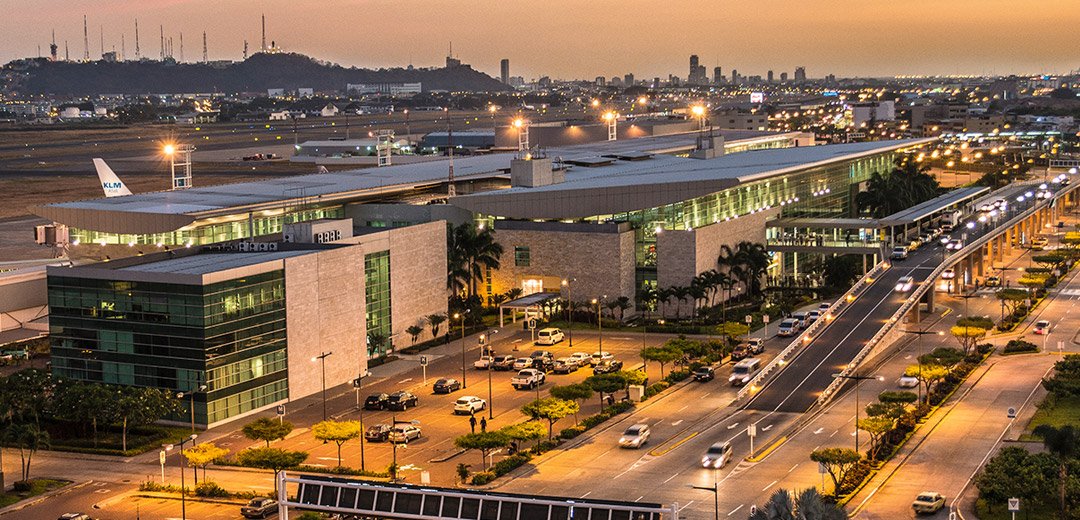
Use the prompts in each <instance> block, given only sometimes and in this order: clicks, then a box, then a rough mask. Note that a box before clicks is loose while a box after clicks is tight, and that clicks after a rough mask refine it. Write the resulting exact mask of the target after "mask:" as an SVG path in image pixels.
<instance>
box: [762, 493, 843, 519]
mask: <svg viewBox="0 0 1080 520" xmlns="http://www.w3.org/2000/svg"><path fill="white" fill-rule="evenodd" d="M847 517H848V516H847V513H846V512H845V511H844V510H843V509H842V508H840V507H839V506H837V505H836V504H830V503H828V502H826V501H825V499H824V497H822V496H821V495H820V494H818V492H817V490H816V489H814V488H808V489H804V490H802V491H800V492H799V494H798V495H797V496H796V497H794V499H793V498H792V496H791V493H790V492H789V491H788V490H786V489H783V488H781V489H777V490H776V491H774V492H773V494H772V496H770V497H769V501H768V502H766V503H765V505H763V506H762V507H761V508H760V509H758V510H757V512H755V513H754V514H753V515H750V520H845V519H846V518H847Z"/></svg>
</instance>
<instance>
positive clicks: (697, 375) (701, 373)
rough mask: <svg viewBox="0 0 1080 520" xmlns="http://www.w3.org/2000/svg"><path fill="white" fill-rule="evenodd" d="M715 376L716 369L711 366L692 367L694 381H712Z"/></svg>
mask: <svg viewBox="0 0 1080 520" xmlns="http://www.w3.org/2000/svg"><path fill="white" fill-rule="evenodd" d="M715 378H716V371H715V370H713V369H712V367H698V368H695V369H694V381H701V382H702V383H705V382H708V381H712V380H713V379H715Z"/></svg>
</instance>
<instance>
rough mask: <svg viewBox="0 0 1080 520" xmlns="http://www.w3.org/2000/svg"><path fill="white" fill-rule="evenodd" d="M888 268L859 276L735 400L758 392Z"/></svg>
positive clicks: (882, 265)
mask: <svg viewBox="0 0 1080 520" xmlns="http://www.w3.org/2000/svg"><path fill="white" fill-rule="evenodd" d="M888 268H889V265H888V263H887V262H884V261H883V262H879V263H878V264H877V265H875V266H874V268H873V269H871V270H870V272H868V273H866V274H865V275H863V277H862V278H859V281H857V282H855V285H852V286H851V288H850V289H848V290H847V292H845V293H844V294H843V295H841V296H840V298H838V299H837V300H836V301H835V302H834V303H833V304H832V305H830V306H829V312H828V313H826V315H825V316H822V317H820V318H818V319H817V320H815V321H814V323H811V324H810V326H809V327H807V328H806V330H804V331H802V333H801V334H799V335H798V337H796V338H795V339H794V340H792V342H791V343H790V344H788V346H787V347H785V348H784V350H782V351H780V353H779V354H777V355H776V357H774V358H773V360H772V361H771V362H769V364H768V365H765V368H762V369H761V371H760V372H758V374H757V375H756V376H754V378H753V379H751V380H750V382H748V383H747V384H745V385H743V387H742V389H741V390H739V394H738V395H737V396H736V397H735V400H736V401H740V400H742V399H743V398H744V397H746V396H747V395H749V394H750V393H753V392H756V391H757V388H758V387H759V386H762V384H761V383H762V381H764V380H765V378H767V377H768V376H769V374H771V373H772V372H773V370H775V369H776V368H778V367H780V366H783V365H784V364H786V363H787V362H788V361H789V360H790V359H791V358H793V357H794V355H793V354H795V353H796V352H797V351H798V349H799V348H801V347H803V346H805V345H806V344H807V343H809V342H810V340H811V339H813V337H814V335H816V334H818V333H819V332H820V331H821V330H822V329H824V328H825V327H828V326H829V323H832V322H833V321H835V320H836V318H838V317H839V316H840V314H841V313H843V312H844V310H846V309H847V308H848V307H849V306H850V305H851V303H852V302H854V301H855V299H856V298H857V296H856V293H859V292H862V291H863V290H864V289H866V288H867V287H868V286H869V285H870V284H871V283H873V280H874V278H876V277H877V276H878V275H879V274H881V272H883V271H885V270H886V269H888ZM830 317H831V318H830Z"/></svg>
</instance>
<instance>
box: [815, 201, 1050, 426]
mask: <svg viewBox="0 0 1080 520" xmlns="http://www.w3.org/2000/svg"><path fill="white" fill-rule="evenodd" d="M1068 191H1069V190H1066V191H1062V192H1058V193H1054V196H1053V197H1052V198H1051V199H1048V200H1043V201H1038V200H1037V201H1036V202H1035V204H1033V205H1032V206H1031V207H1030V208H1028V209H1026V210H1024V211H1022V212H1020V213H1018V214H1016V215H1015V216H1014V217H1012V218H1011V219H1009V220H1007V221H1006V222H1005V223H1004V224H1001V225H998V226H997V227H996V228H994V229H993V230H992V231H989V232H986V233H983V234H982V235H981V236H979V238H976V239H975V240H973V241H971V242H970V243H969V244H967V245H966V246H964V247H963V248H962V249H960V250H959V251H957V252H955V253H953V254H952V255H950V256H948V257H946V258H945V260H944V261H942V262H941V263H940V264H938V266H937V268H936V269H934V271H933V272H932V273H930V276H928V277H927V278H926V280H927V281H930V282H931V283H925V282H924V283H921V284H919V286H918V287H917V288H916V289H915V290H914V291H912V292H911V296H909V297H908V298H907V300H905V301H904V303H903V305H901V306H900V308H899V309H897V311H896V312H895V313H893V315H892V317H890V318H889V319H888V321H886V322H885V326H883V327H882V328H881V329H879V330H878V332H877V334H874V337H872V338H870V341H867V342H866V345H864V346H863V348H862V349H861V350H859V353H858V354H856V355H855V358H854V359H852V360H851V362H850V363H848V365H847V367H845V368H844V370H842V371H841V372H840V377H836V378H834V379H833V382H832V383H830V384H829V386H828V387H826V388H825V390H824V391H823V392H821V395H820V396H818V400H817V404H819V405H821V404H824V403H826V402H828V401H829V399H831V398H832V396H833V394H835V393H836V392H837V391H838V390H839V389H840V387H842V386H843V385H844V383H845V382H846V381H847V379H845V378H844V377H843V376H849V375H851V373H852V372H853V371H854V370H855V369H856V368H858V366H859V364H860V363H862V361H863V360H864V359H865V358H866V357H867V356H868V355H869V354H870V352H872V351H873V350H874V348H876V347H877V346H878V343H880V342H881V340H882V339H884V338H885V337H886V336H887V335H888V334H889V333H891V332H892V330H893V329H894V328H895V327H896V326H897V324H899V323H900V321H901V320H903V318H904V316H906V315H907V313H908V312H910V311H911V309H912V307H914V306H915V305H918V304H919V300H920V299H922V297H923V295H925V294H926V292H927V291H929V290H931V289H933V287H934V284H933V280H937V279H938V278H939V277H940V276H941V273H942V272H944V271H945V270H946V269H948V268H950V267H952V266H954V265H956V264H957V263H959V262H960V260H962V259H964V258H966V257H967V256H968V255H969V254H971V253H972V252H974V251H976V250H978V248H981V247H983V246H985V245H986V244H987V243H988V242H990V240H991V239H993V238H996V237H997V236H999V235H1001V233H1003V232H1004V231H1005V230H1007V229H1009V228H1011V227H1013V226H1015V225H1017V224H1018V223H1020V222H1021V221H1023V220H1024V219H1026V218H1028V217H1030V216H1031V215H1033V214H1035V212H1036V211H1039V210H1040V209H1043V208H1044V207H1046V206H1048V205H1049V204H1050V201H1051V200H1055V201H1056V200H1057V199H1058V198H1059V197H1060V196H1061V195H1063V194H1065V193H1067V192H1068Z"/></svg>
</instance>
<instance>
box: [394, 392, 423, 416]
mask: <svg viewBox="0 0 1080 520" xmlns="http://www.w3.org/2000/svg"><path fill="white" fill-rule="evenodd" d="M418 404H420V399H419V398H417V397H416V396H415V395H413V394H412V393H410V392H406V391H404V390H402V391H400V392H394V393H392V394H390V398H389V399H387V400H386V408H387V409H388V410H397V411H399V412H404V411H405V410H408V409H409V407H410V406H416V405H418Z"/></svg>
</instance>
